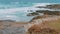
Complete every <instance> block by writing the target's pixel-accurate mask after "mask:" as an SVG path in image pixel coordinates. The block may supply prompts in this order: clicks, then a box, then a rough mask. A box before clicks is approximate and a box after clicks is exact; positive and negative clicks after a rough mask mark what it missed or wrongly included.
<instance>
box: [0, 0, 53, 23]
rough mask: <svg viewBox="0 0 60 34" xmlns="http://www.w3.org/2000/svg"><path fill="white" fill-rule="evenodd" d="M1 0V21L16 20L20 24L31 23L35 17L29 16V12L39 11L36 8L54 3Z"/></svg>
mask: <svg viewBox="0 0 60 34" xmlns="http://www.w3.org/2000/svg"><path fill="white" fill-rule="evenodd" d="M19 1H20V0H16V1H14V2H13V1H4V0H3V1H2V0H0V20H14V21H19V22H29V21H30V20H31V19H32V18H33V17H34V16H27V14H28V13H30V12H29V10H33V12H34V11H36V10H39V8H35V7H36V6H45V5H49V4H54V3H35V2H27V3H26V2H19Z"/></svg>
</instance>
